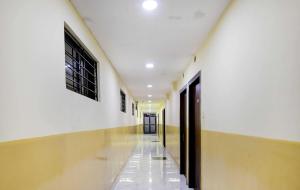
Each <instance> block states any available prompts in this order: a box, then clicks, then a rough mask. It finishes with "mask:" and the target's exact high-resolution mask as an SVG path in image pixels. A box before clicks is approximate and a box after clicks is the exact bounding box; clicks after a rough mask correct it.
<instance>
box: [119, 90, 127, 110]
mask: <svg viewBox="0 0 300 190" xmlns="http://www.w3.org/2000/svg"><path fill="white" fill-rule="evenodd" d="M120 98H121V101H120V102H121V103H120V107H121V112H124V113H126V94H125V93H124V92H123V91H122V90H120Z"/></svg>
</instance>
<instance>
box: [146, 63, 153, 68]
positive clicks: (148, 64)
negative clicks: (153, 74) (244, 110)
mask: <svg viewBox="0 0 300 190" xmlns="http://www.w3.org/2000/svg"><path fill="white" fill-rule="evenodd" d="M145 67H146V68H147V69H153V67H154V64H153V63H147V64H146V65H145Z"/></svg>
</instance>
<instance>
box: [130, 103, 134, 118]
mask: <svg viewBox="0 0 300 190" xmlns="http://www.w3.org/2000/svg"><path fill="white" fill-rule="evenodd" d="M131 112H132V115H134V103H132V106H131Z"/></svg>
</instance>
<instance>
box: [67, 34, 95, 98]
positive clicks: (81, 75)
mask: <svg viewBox="0 0 300 190" xmlns="http://www.w3.org/2000/svg"><path fill="white" fill-rule="evenodd" d="M65 69H66V88H67V89H69V90H72V91H74V92H76V93H78V94H82V95H84V96H86V97H88V98H91V99H93V100H96V101H98V84H97V62H96V61H95V60H94V59H93V58H92V56H91V55H90V54H89V53H88V52H87V51H86V50H85V49H84V48H83V47H82V46H81V45H80V43H79V42H78V41H77V40H76V39H75V38H74V37H73V36H72V35H71V34H70V32H68V31H67V30H66V29H65Z"/></svg>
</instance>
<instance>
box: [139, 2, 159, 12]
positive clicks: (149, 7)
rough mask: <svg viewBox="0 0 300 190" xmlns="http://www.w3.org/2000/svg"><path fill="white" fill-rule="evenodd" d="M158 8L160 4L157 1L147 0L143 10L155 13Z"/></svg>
mask: <svg viewBox="0 0 300 190" xmlns="http://www.w3.org/2000/svg"><path fill="white" fill-rule="evenodd" d="M157 6H158V3H157V2H156V1H155V0H145V1H144V2H143V8H144V9H145V10H147V11H153V10H154V9H156V8H157Z"/></svg>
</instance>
